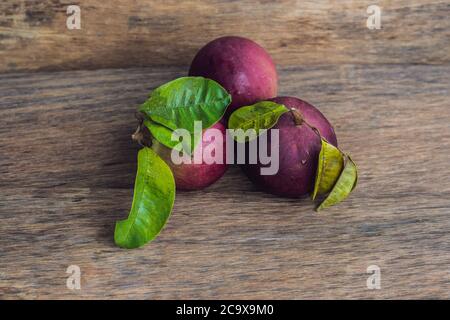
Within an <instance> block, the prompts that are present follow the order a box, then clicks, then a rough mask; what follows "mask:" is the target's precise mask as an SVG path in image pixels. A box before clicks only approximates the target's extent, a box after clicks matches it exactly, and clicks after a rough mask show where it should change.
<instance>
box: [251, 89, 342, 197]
mask: <svg viewBox="0 0 450 320" xmlns="http://www.w3.org/2000/svg"><path fill="white" fill-rule="evenodd" d="M272 101H274V102H276V103H279V104H284V105H285V106H286V107H287V108H289V109H292V108H294V109H296V110H298V111H299V112H300V114H301V115H302V117H303V119H304V120H305V121H306V122H307V123H308V124H309V125H311V126H313V127H315V128H317V129H318V130H319V132H320V134H321V135H322V137H323V138H325V139H326V140H327V141H328V142H329V143H331V144H333V145H334V146H337V139H336V134H335V133H334V129H333V127H332V126H331V124H330V123H329V122H328V120H327V119H326V118H325V117H324V115H323V114H322V113H321V112H320V111H319V110H318V109H316V108H315V107H314V106H312V105H311V104H309V103H307V102H305V101H302V100H300V99H297V98H292V97H277V98H274V99H272ZM273 129H279V138H280V140H279V164H280V165H279V171H278V173H277V174H275V175H266V176H264V175H261V174H260V168H261V166H262V165H261V164H260V163H258V164H247V165H244V166H243V170H244V172H245V173H246V175H247V176H248V177H249V178H250V180H251V181H252V182H254V183H255V184H256V185H258V186H260V187H261V188H262V189H263V190H264V191H267V192H269V193H272V194H275V195H279V196H283V197H290V198H297V197H301V196H303V195H305V194H307V193H309V192H311V191H312V190H313V188H314V180H315V175H316V169H317V161H318V158H319V153H320V150H321V140H320V137H319V136H318V135H317V134H316V133H315V132H314V130H313V129H311V127H310V126H308V125H306V124H305V123H303V124H300V125H297V124H296V121H295V117H294V115H293V113H292V112H288V113H285V114H284V115H282V116H281V117H280V119H279V121H278V123H277V124H276V125H275V126H274V127H273V128H272V129H270V130H269V131H268V144H269V150H270V131H271V130H273Z"/></svg>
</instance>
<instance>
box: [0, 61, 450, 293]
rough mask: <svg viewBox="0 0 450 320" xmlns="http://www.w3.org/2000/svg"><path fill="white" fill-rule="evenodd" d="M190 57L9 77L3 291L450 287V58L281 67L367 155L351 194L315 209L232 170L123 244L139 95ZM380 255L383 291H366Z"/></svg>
mask: <svg viewBox="0 0 450 320" xmlns="http://www.w3.org/2000/svg"><path fill="white" fill-rule="evenodd" d="M184 70H185V68H162V67H160V68H147V69H142V68H140V69H130V70H100V71H70V72H57V73H48V72H42V73H36V74H27V73H11V74H4V75H0V298H2V299H12V298H38V299H43V298H54V299H61V298H74V299H86V298H93V299H103V298H138V299H156V298H170V299H173V298H187V299H192V298H208V299H214V298H224V299H226V298H239V299H240V298H255V299H257V298H262V299H265V298H275V299H279V298H286V299H294V298H448V292H449V279H448V274H449V265H450V233H449V232H448V230H449V229H450V219H449V213H450V180H449V167H448V166H449V163H450V151H449V150H450V126H449V123H450V109H449V103H450V98H449V86H448V84H449V83H450V67H449V66H448V65H445V66H423V65H410V66H407V65H341V66H335V65H320V66H314V67H312V66H310V67H308V66H304V67H283V68H280V71H281V72H280V78H281V86H280V87H281V88H282V93H283V94H288V95H296V96H300V97H302V98H304V99H306V100H308V101H310V102H312V103H313V104H315V105H317V106H318V107H319V108H320V109H321V110H322V112H323V113H324V114H325V115H326V116H327V117H328V118H329V120H330V121H331V122H332V123H334V125H335V128H336V131H337V134H338V137H339V141H340V145H341V147H342V148H343V149H344V150H347V151H348V152H349V153H350V154H352V155H353V158H354V160H355V161H356V163H357V164H358V166H359V170H360V182H359V185H358V187H357V189H356V190H355V192H354V193H353V194H352V195H351V196H350V198H349V199H348V200H347V201H345V202H344V203H342V204H340V205H338V206H336V207H333V208H331V209H329V210H327V211H324V212H323V213H322V214H317V213H315V212H314V211H313V205H312V204H311V202H310V201H309V200H302V201H299V200H289V199H282V198H278V197H274V196H270V195H267V194H264V193H262V192H260V191H258V190H256V189H255V187H253V186H252V185H251V184H250V183H249V182H248V180H247V179H246V178H245V176H243V175H242V173H241V172H240V170H239V169H238V168H230V170H229V172H228V173H227V174H226V175H225V177H224V178H223V179H221V180H220V181H219V182H218V183H217V184H215V185H213V186H212V187H210V188H208V189H206V190H204V191H199V192H179V193H178V194H177V199H176V204H175V208H174V212H173V215H172V217H171V219H170V221H169V223H168V225H167V227H166V228H165V229H164V231H163V232H162V234H161V236H160V237H159V238H158V239H157V240H156V241H155V242H153V243H152V244H150V245H148V246H146V247H144V248H142V249H139V250H133V251H125V250H121V249H119V248H117V247H115V246H114V244H113V228H114V222H115V221H116V220H118V219H122V218H124V217H126V215H127V214H128V210H129V208H130V204H131V198H132V188H133V180H134V174H135V170H136V154H137V146H136V145H134V144H133V143H132V142H131V139H130V135H131V133H132V132H133V129H134V127H135V119H134V115H133V114H134V110H135V107H136V106H137V105H138V104H139V103H140V102H142V101H143V99H145V97H146V95H147V93H148V92H149V91H150V90H151V89H152V88H154V87H156V86H157V85H159V84H161V83H163V82H165V81H167V80H169V79H172V78H175V77H177V76H180V75H182V74H183V73H184ZM72 264H74V265H78V266H80V268H81V272H82V289H81V290H79V291H71V290H69V289H67V288H66V278H67V276H68V275H67V274H66V273H65V271H66V268H67V267H68V266H69V265H72ZM372 264H375V265H378V266H380V267H381V275H382V278H381V286H382V288H381V290H368V289H367V288H366V280H367V277H368V276H369V275H368V274H367V273H366V268H367V267H368V266H369V265H372Z"/></svg>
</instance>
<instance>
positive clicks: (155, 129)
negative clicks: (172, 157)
mask: <svg viewBox="0 0 450 320" xmlns="http://www.w3.org/2000/svg"><path fill="white" fill-rule="evenodd" d="M144 125H145V126H146V127H147V129H148V130H149V131H150V133H151V135H152V136H153V138H155V139H156V140H158V141H159V142H160V143H161V144H163V145H165V146H166V147H168V148H170V149H175V150H177V151H182V150H185V151H186V152H187V153H188V154H190V155H191V154H193V151H194V149H195V147H196V146H197V145H198V143H199V141H200V139H201V134H199V135H196V134H193V133H192V134H190V140H188V141H185V140H184V139H182V140H181V143H180V139H178V140H176V139H175V141H173V140H172V134H174V132H176V131H173V130H171V129H169V128H167V127H165V126H163V125H160V124H159V123H156V122H154V121H152V120H150V119H146V120H144ZM177 137H178V136H177V135H176V134H175V135H174V138H177Z"/></svg>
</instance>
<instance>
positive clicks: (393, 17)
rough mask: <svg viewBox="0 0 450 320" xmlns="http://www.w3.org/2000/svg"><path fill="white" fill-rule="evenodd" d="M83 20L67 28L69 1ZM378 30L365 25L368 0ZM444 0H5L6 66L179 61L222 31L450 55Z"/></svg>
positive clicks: (294, 57) (379, 54)
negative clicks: (373, 8) (377, 17)
mask: <svg viewBox="0 0 450 320" xmlns="http://www.w3.org/2000/svg"><path fill="white" fill-rule="evenodd" d="M69 4H70V5H73V4H76V5H79V6H80V7H81V22H82V24H81V30H68V29H67V28H66V19H67V14H66V9H67V6H68V5H69ZM373 4H377V5H379V6H380V7H381V9H382V15H381V23H382V29H381V30H369V29H368V28H367V27H366V20H367V17H368V14H367V12H366V10H367V7H368V6H369V5H373ZM449 13H450V3H449V2H448V1H445V0H413V1H411V0H400V1H399V0H396V1H394V0H377V1H374V0H362V1H354V0H340V1H333V0H321V1H316V0H304V1H298V0H278V1H268V0H259V1H255V0H252V1H250V0H243V1H226V0H212V1H211V0H200V1H199V0H196V1H193V0H189V1H179V0H151V1H150V0H148V1H144V0H141V1H136V0H116V1H103V0H89V1H88V0H70V1H69V0H39V1H38V0H31V1H30V0H7V1H2V2H1V3H0V61H1V63H0V72H5V71H8V72H11V71H18V70H68V69H77V70H79V69H98V68H123V67H136V66H160V65H169V66H171V65H177V66H185V65H188V64H189V63H190V61H191V60H192V58H193V56H194V55H195V53H196V51H197V50H198V49H199V48H200V47H201V46H203V45H204V44H205V43H207V42H208V41H210V40H212V39H214V38H216V37H219V36H223V35H241V36H245V37H249V38H251V39H254V40H255V41H257V42H258V43H260V44H261V45H262V46H264V47H265V48H266V49H267V50H268V51H269V52H270V53H271V54H272V55H273V57H274V59H275V61H276V62H277V63H278V64H279V65H284V66H286V65H315V64H349V63H350V64H372V63H386V64H388V63H414V64H423V63H425V64H441V63H445V64H447V63H449V61H450V19H448V16H449Z"/></svg>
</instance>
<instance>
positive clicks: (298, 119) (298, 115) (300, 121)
mask: <svg viewBox="0 0 450 320" xmlns="http://www.w3.org/2000/svg"><path fill="white" fill-rule="evenodd" d="M290 111H291V114H292V116H293V118H294V122H295V125H296V126H301V125H302V124H306V125H307V126H308V127H310V128H311V130H312V131H314V133H315V134H317V135H318V136H319V138H320V139H322V135H321V134H320V131H319V129H317V128H316V127H314V126H312V125H310V124H309V123H308V122H307V121H306V120H305V118H304V117H303V115H302V113H301V112H300V111H298V110H297V109H295V108H291V110H290Z"/></svg>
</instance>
